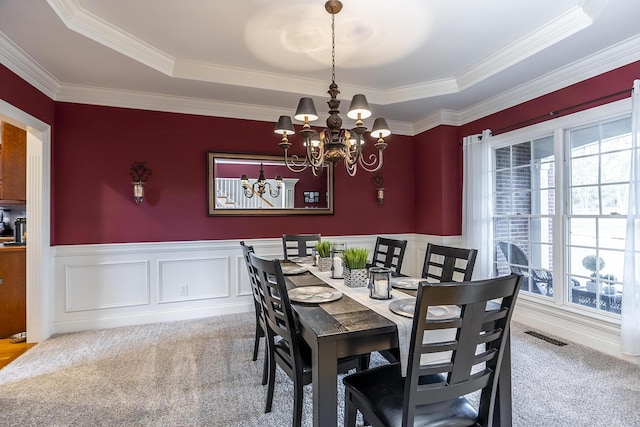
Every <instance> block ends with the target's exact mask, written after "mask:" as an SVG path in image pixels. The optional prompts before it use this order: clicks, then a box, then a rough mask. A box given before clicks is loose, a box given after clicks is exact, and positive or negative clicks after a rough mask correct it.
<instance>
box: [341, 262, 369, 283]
mask: <svg viewBox="0 0 640 427" xmlns="http://www.w3.org/2000/svg"><path fill="white" fill-rule="evenodd" d="M344 284H345V285H347V286H349V287H350V288H361V287H363V286H367V285H368V284H369V271H368V270H367V269H366V268H359V269H356V270H351V269H349V268H347V267H345V268H344Z"/></svg>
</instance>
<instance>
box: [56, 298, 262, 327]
mask: <svg viewBox="0 0 640 427" xmlns="http://www.w3.org/2000/svg"><path fill="white" fill-rule="evenodd" d="M253 310H254V307H253V302H249V303H245V302H243V303H234V304H221V305H218V306H214V307H206V308H186V309H178V310H171V309H169V310H163V311H157V312H151V313H135V314H131V315H118V316H110V317H109V316H108V317H102V318H90V319H83V320H74V321H67V322H56V323H55V324H54V329H55V331H56V333H69V332H78V331H87V330H94V329H108V328H117V327H122V326H131V325H144V324H149V323H160V322H174V321H179V320H190V319H201V318H204V317H215V316H224V315H227V314H236V313H247V312H250V311H253Z"/></svg>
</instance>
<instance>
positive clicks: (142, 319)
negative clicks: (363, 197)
mask: <svg viewBox="0 0 640 427" xmlns="http://www.w3.org/2000/svg"><path fill="white" fill-rule="evenodd" d="M386 237H392V238H397V239H407V240H408V245H407V246H408V250H407V253H406V255H405V261H404V266H403V269H402V271H403V272H405V274H411V275H413V274H420V269H421V267H422V264H421V263H422V260H419V261H418V258H417V256H416V254H417V253H419V251H418V250H417V248H416V247H417V246H424V247H426V243H423V241H424V236H421V237H420V238H417V236H416V235H413V234H402V235H397V234H396V235H386ZM323 239H325V240H330V241H335V242H344V243H346V244H347V245H349V246H361V247H366V248H368V249H370V251H371V252H373V248H374V246H375V240H376V236H336V237H333V236H323ZM437 240H441V239H437ZM239 242H240V240H222V241H197V242H162V243H131V244H106V245H73V246H56V247H54V248H52V256H53V265H54V290H53V294H54V304H53V307H52V311H53V313H54V315H53V327H52V331H53V333H63V332H75V331H81V330H87V329H97V328H109V327H116V326H128V325H136V324H143V323H153V322H162V321H172V320H185V319H192V318H199V317H208V316H216V315H223V314H228V313H239V312H247V311H252V310H253V302H252V301H253V299H252V298H253V297H252V295H251V287H250V285H249V280H248V277H247V271H246V267H245V265H244V259H243V257H242V251H241V249H240V244H239ZM245 242H246V243H247V244H248V245H253V246H254V248H255V250H256V253H257V254H258V255H262V256H265V257H274V258H281V257H282V240H281V239H252V240H246V241H245ZM440 243H443V242H442V241H440ZM422 257H424V248H423V249H422Z"/></svg>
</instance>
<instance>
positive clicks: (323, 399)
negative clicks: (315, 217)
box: [281, 258, 512, 427]
mask: <svg viewBox="0 0 640 427" xmlns="http://www.w3.org/2000/svg"><path fill="white" fill-rule="evenodd" d="M294 261H296V262H294ZM311 263H312V261H311V259H309V258H301V259H296V258H294V259H293V261H292V260H289V261H281V265H282V267H283V272H284V273H285V278H286V282H287V288H288V289H289V294H290V299H291V295H292V290H294V289H297V288H301V287H308V286H313V287H318V286H322V287H327V289H328V291H329V292H328V293H327V295H339V298H335V297H330V298H328V299H330V301H327V302H322V301H320V302H314V300H313V299H311V300H306V302H302V301H305V300H304V299H299V298H296V299H291V304H292V307H293V311H294V313H295V314H296V317H297V321H298V325H299V328H300V332H301V335H302V337H303V339H304V340H305V342H306V343H307V344H308V345H309V347H310V348H311V353H312V387H313V425H314V426H323V427H324V426H337V425H338V418H337V417H338V399H337V390H338V374H339V372H338V371H337V366H338V365H337V360H338V359H339V358H342V357H347V356H356V355H362V354H368V353H371V352H375V351H378V352H382V351H385V350H392V351H395V352H396V354H397V353H398V352H399V353H400V355H401V363H405V364H406V357H407V355H406V353H407V351H406V350H407V349H408V343H407V342H406V341H407V340H408V339H409V337H410V332H411V324H412V319H411V318H410V316H400V315H398V314H397V313H394V312H392V311H391V310H390V309H389V307H388V306H389V304H390V302H391V301H394V300H396V301H399V300H404V299H405V298H415V296H416V291H415V290H411V289H399V288H394V289H393V290H392V296H393V298H392V299H390V300H386V301H380V300H374V299H372V298H369V293H368V290H367V288H366V287H365V288H350V287H347V286H346V285H344V280H343V279H332V278H331V273H330V272H326V271H319V269H318V268H317V267H315V266H313V265H311ZM298 291H304V290H302V289H298ZM293 292H296V291H293ZM403 349H404V350H403ZM403 358H404V362H403ZM511 424H512V416H511V355H510V342H509V339H508V342H507V345H506V347H505V349H504V355H503V361H502V366H501V372H500V376H499V382H498V390H497V397H496V409H495V412H494V423H493V425H495V426H500V427H503V426H511Z"/></svg>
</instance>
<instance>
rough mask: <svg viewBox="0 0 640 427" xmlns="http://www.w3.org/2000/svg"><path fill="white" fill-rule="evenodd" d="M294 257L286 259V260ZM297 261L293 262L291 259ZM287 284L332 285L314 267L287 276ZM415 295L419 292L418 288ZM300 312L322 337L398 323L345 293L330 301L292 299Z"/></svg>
mask: <svg viewBox="0 0 640 427" xmlns="http://www.w3.org/2000/svg"><path fill="white" fill-rule="evenodd" d="M285 263H290V261H282V264H283V265H284V264H285ZM291 264H293V263H291ZM285 278H286V282H287V288H288V289H293V288H295V287H299V286H326V287H331V286H330V285H328V284H327V283H326V282H324V281H323V280H322V279H320V278H318V277H316V276H314V275H313V274H312V273H311V272H310V271H307V272H305V273H302V274H296V275H289V276H285ZM414 295H415V292H414ZM291 303H292V305H293V307H294V310H295V311H296V312H297V313H298V317H299V320H300V321H301V322H304V323H305V325H306V326H307V327H308V328H310V329H312V330H313V331H314V332H315V333H316V335H317V336H318V339H322V338H330V337H331V336H333V335H336V334H345V333H348V334H357V333H359V332H361V333H367V334H371V333H373V332H372V331H376V330H378V331H389V330H395V329H396V324H395V323H394V322H393V321H391V320H389V319H387V318H386V317H384V316H382V315H380V314H378V313H376V312H375V311H373V310H371V309H370V308H368V307H366V306H365V305H363V304H361V303H360V302H358V301H356V300H354V299H352V298H350V297H349V296H348V295H343V296H342V298H340V299H338V300H336V301H331V302H328V303H311V304H309V303H300V302H295V301H292V302H291Z"/></svg>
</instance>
